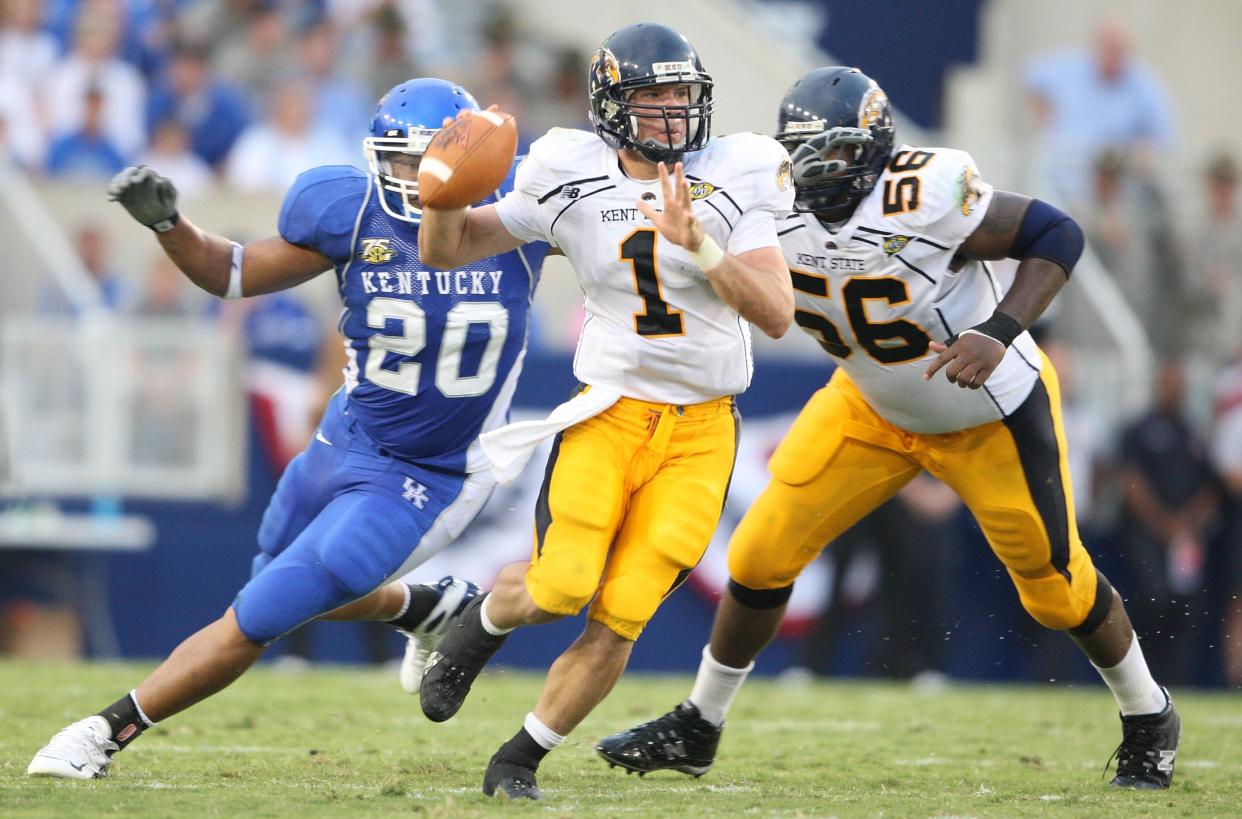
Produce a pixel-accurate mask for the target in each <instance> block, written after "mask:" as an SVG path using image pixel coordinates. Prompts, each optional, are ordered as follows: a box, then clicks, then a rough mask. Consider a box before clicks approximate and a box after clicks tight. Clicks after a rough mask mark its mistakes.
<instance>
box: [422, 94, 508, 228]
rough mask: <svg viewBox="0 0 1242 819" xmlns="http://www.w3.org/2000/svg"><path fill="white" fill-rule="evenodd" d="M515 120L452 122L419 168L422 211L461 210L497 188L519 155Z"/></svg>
mask: <svg viewBox="0 0 1242 819" xmlns="http://www.w3.org/2000/svg"><path fill="white" fill-rule="evenodd" d="M517 140H518V133H517V122H516V120H514V119H513V116H512V115H510V114H504V113H501V112H500V111H475V112H474V113H473V114H472V115H470V116H466V117H461V118H460V119H456V120H454V121H453V122H452V124H450V125H449V126H448V127H447V128H445V129H443V130H442V131H440V132H439V133H438V134H436V135H435V137H434V138H433V139H432V140H431V144H430V145H428V146H427V152H426V153H425V154H423V159H422V163H421V164H420V165H419V166H418V198H419V202H420V203H421V204H422V206H423V207H431V208H446V209H449V208H464V207H466V206H467V205H472V204H474V203H475V202H478V201H479V200H481V199H484V198H486V197H487V196H489V195H491V194H492V193H494V192H495V191H496V189H497V188H499V187H500V183H501V182H503V181H504V179H505V177H506V176H507V175H508V174H509V168H510V167H511V166H512V165H513V157H514V156H515V155H516V154H517Z"/></svg>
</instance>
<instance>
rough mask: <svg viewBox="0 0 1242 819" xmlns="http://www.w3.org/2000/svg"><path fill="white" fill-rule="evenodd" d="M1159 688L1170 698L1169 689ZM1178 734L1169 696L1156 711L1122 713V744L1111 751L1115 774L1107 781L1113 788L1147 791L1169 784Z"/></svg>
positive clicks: (1179, 732)
mask: <svg viewBox="0 0 1242 819" xmlns="http://www.w3.org/2000/svg"><path fill="white" fill-rule="evenodd" d="M1161 690H1163V691H1164V695H1165V697H1169V692H1168V690H1166V689H1161ZM1181 734H1182V721H1181V718H1179V717H1178V716H1177V709H1176V708H1174V707H1173V699H1172V697H1169V704H1168V705H1166V706H1165V708H1164V710H1163V711H1161V712H1160V713H1159V714H1139V715H1136V716H1132V717H1127V716H1124V715H1123V716H1122V717H1121V744H1120V745H1118V746H1117V750H1116V751H1113V756H1114V757H1116V758H1117V775H1116V776H1114V777H1113V781H1112V782H1111V783H1110V784H1111V785H1112V786H1113V787H1114V788H1134V789H1135V790H1150V791H1154V790H1161V789H1163V788H1167V787H1169V785H1170V784H1171V783H1172V782H1173V763H1174V761H1175V760H1176V759H1177V742H1178V740H1179V739H1181ZM1109 761H1110V762H1111V761H1112V758H1110V759H1109ZM1106 770H1107V769H1106Z"/></svg>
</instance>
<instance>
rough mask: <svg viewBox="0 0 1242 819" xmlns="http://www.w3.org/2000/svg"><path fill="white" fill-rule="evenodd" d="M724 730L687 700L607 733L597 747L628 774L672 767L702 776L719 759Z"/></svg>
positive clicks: (610, 761)
mask: <svg viewBox="0 0 1242 819" xmlns="http://www.w3.org/2000/svg"><path fill="white" fill-rule="evenodd" d="M721 730H722V728H721V727H718V726H716V725H713V724H712V723H710V722H708V721H707V720H705V719H703V718H702V717H701V716H699V709H698V708H697V707H695V705H694V704H693V703H692V702H690V701H689V700H686V701H685V702H683V703H682V704H681V705H678V706H677V707H676V708H674V709H673V710H672V711H669V712H668V713H667V714H665V715H664V716H662V717H660V718H659V719H654V720H652V721H651V722H644V723H643V724H642V725H638V726H635V727H634V728H631V729H629V730H628V731H621V732H620V733H616V734H611V735H610V736H606V737H604V738H603V739H601V740H600V741H599V744H598V745H596V746H595V751H596V752H597V753H598V754H599V755H600V756H601V757H603V758H604V761H605V762H607V763H608V764H609V765H610V766H612V765H620V766H621V767H622V768H625V772H626V773H627V774H628V773H637V774H638V775H639V776H643V775H644V774H648V773H650V772H651V771H663V770H673V771H680V772H682V773H684V774H690V775H691V776H694V777H700V776H702V775H703V774H705V773H707V771H708V769H710V768H711V767H712V763H713V762H715V761H716V744H717V743H718V742H720V732H721Z"/></svg>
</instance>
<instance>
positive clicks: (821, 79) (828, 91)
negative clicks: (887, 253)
mask: <svg viewBox="0 0 1242 819" xmlns="http://www.w3.org/2000/svg"><path fill="white" fill-rule="evenodd" d="M895 137H896V129H895V128H894V126H893V107H892V105H890V104H889V101H888V96H887V95H886V94H885V93H884V91H883V90H882V89H881V88H880V86H879V85H877V84H876V82H875V80H873V79H871V78H870V77H868V76H867V75H866V74H864V73H862V72H861V71H859V70H858V69H857V68H846V67H843V66H830V67H827V68H817V69H815V70H814V71H811V72H809V73H807V74H805V75H804V76H803V77H802V78H801V79H799V80H798V81H797V82H796V83H794V84H793V87H792V88H790V89H789V92H788V93H786V94H785V99H783V100H782V101H781V111H780V116H779V118H778V120H777V132H776V139H777V141H778V142H780V143H781V144H782V145H784V146H785V149H786V150H788V151H789V155H790V159H791V160H792V162H793V179H794V210H795V211H798V212H799V213H815V214H816V215H818V216H819V217H820V218H821V219H823V220H825V221H829V222H838V221H841V220H842V219H847V218H849V216H850V214H852V213H853V212H854V208H855V207H857V205H858V203H859V202H860V201H862V200H863V198H865V197H866V196H867V194H869V193H871V191H872V189H873V188H875V184H876V181H877V180H878V179H879V178H880V173H881V172H882V171H883V170H884V166H885V164H887V163H888V159H889V156H890V155H891V154H892V152H893V140H894V139H895Z"/></svg>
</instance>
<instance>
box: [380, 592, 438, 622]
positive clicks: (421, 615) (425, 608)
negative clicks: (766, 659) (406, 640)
mask: <svg viewBox="0 0 1242 819" xmlns="http://www.w3.org/2000/svg"><path fill="white" fill-rule="evenodd" d="M440 594H441V592H440V590H439V589H433V588H430V587H428V586H410V605H409V607H407V608H406V610H405V614H402V615H401V616H400V617H394V618H393V619H391V620H385V621H384V622H385V623H387V624H388V625H390V626H395V627H397V628H402V629H405V630H406V631H413V630H414V629H416V628H418V626H419V624H420V623H422V622H423V621H424V620H426V619H427V615H429V614H431V610H432V609H434V608H435V607H436V603H439V602H440Z"/></svg>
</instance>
